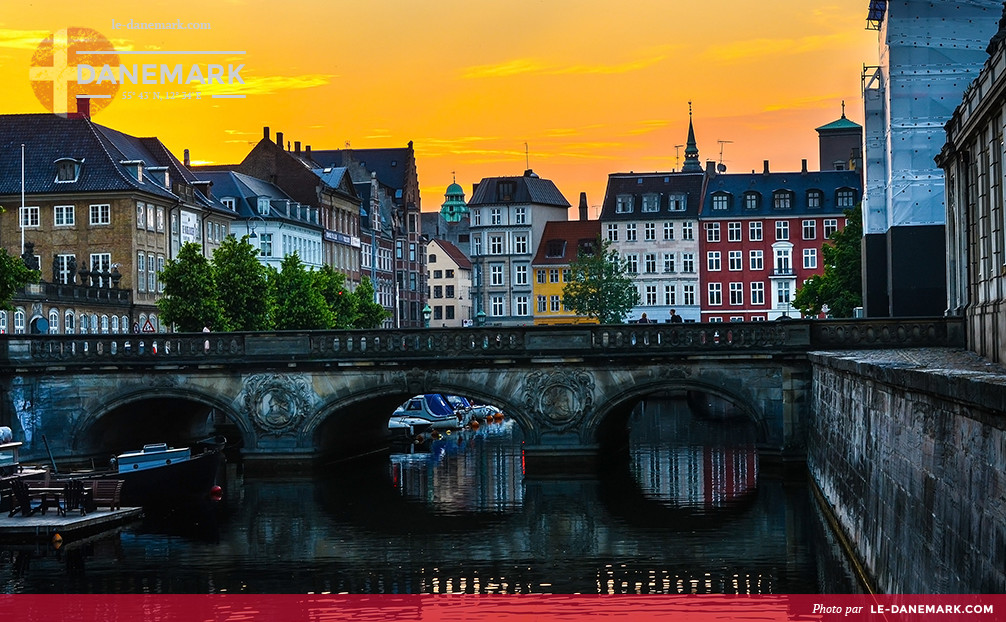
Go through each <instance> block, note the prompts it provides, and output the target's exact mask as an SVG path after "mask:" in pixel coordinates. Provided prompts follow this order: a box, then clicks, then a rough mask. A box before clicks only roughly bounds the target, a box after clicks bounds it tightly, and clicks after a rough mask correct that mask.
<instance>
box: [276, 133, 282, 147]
mask: <svg viewBox="0 0 1006 622" xmlns="http://www.w3.org/2000/svg"><path fill="white" fill-rule="evenodd" d="M276 144H277V145H279V148H280V149H282V148H283V132H276Z"/></svg>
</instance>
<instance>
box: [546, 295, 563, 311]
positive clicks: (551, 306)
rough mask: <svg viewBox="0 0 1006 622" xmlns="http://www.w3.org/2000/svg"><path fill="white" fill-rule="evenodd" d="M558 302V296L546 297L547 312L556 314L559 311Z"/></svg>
mask: <svg viewBox="0 0 1006 622" xmlns="http://www.w3.org/2000/svg"><path fill="white" fill-rule="evenodd" d="M560 304H561V303H560V302H559V295H558V294H553V295H551V296H549V297H548V310H549V311H550V312H552V313H558V312H559V311H560V310H561V307H560Z"/></svg>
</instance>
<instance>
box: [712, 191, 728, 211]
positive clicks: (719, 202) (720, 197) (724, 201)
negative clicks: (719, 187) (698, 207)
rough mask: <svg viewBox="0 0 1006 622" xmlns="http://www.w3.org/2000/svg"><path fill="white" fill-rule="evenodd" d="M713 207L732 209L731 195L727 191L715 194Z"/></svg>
mask: <svg viewBox="0 0 1006 622" xmlns="http://www.w3.org/2000/svg"><path fill="white" fill-rule="evenodd" d="M713 209H715V210H725V209H730V195H729V194H727V193H725V192H722V193H718V194H714V195H713Z"/></svg>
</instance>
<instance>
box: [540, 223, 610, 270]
mask: <svg viewBox="0 0 1006 622" xmlns="http://www.w3.org/2000/svg"><path fill="white" fill-rule="evenodd" d="M600 235H601V222H600V221H599V220H552V221H549V222H546V223H545V230H544V231H542V234H541V242H540V243H539V244H538V249H537V252H536V253H535V255H534V259H533V260H532V261H531V263H532V264H533V265H549V264H552V265H568V264H569V263H570V262H572V261H573V260H574V259H576V250H577V248H579V245H580V244H581V243H587V242H591V243H592V242H594V241H595V240H597V238H598V237H599V236H600ZM550 249H553V250H561V254H560V253H550V252H549V250H550ZM550 255H554V256H550Z"/></svg>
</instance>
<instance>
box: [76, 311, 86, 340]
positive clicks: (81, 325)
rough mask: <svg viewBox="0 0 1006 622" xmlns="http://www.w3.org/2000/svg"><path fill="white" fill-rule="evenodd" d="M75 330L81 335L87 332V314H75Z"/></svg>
mask: <svg viewBox="0 0 1006 622" xmlns="http://www.w3.org/2000/svg"><path fill="white" fill-rule="evenodd" d="M77 330H78V331H80V334H81V335H84V334H87V315H85V314H83V313H80V314H78V315H77Z"/></svg>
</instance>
